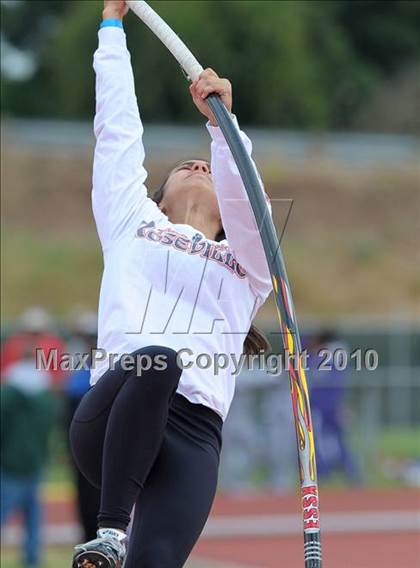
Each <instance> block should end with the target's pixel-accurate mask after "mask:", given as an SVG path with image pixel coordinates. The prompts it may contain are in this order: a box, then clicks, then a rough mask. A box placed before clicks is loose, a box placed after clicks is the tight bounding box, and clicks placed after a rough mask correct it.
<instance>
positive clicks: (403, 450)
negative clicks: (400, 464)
mask: <svg viewBox="0 0 420 568" xmlns="http://www.w3.org/2000/svg"><path fill="white" fill-rule="evenodd" d="M378 450H379V452H380V453H381V454H382V455H383V456H387V457H391V458H395V459H419V458H420V428H412V429H409V428H387V429H384V430H383V432H382V434H381V437H380V441H379V447H378Z"/></svg>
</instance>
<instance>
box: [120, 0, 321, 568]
mask: <svg viewBox="0 0 420 568" xmlns="http://www.w3.org/2000/svg"><path fill="white" fill-rule="evenodd" d="M126 4H127V5H128V6H129V7H130V8H131V10H132V11H133V12H134V13H135V14H136V15H137V16H138V17H139V18H140V19H141V20H143V22H144V23H145V24H146V25H147V26H148V27H149V28H150V29H151V30H152V31H153V33H154V34H155V35H157V37H158V38H159V39H160V40H161V41H162V42H163V43H164V44H165V45H166V47H167V48H168V49H169V51H170V52H171V53H172V54H173V55H174V57H175V58H176V59H177V61H178V63H179V64H180V65H181V67H182V69H183V70H184V73H185V74H186V75H187V77H188V78H189V79H190V80H191V81H194V80H195V79H197V78H198V76H199V75H200V73H201V72H202V71H203V68H202V66H201V65H200V64H199V62H198V61H197V59H196V58H195V57H194V56H193V54H192V53H191V52H190V50H189V49H188V48H187V46H186V45H185V44H184V42H183V41H182V40H181V39H180V38H179V37H178V36H177V35H176V33H175V32H174V31H173V30H172V29H171V28H170V27H169V26H168V24H167V23H166V22H164V21H163V20H162V18H161V17H160V16H159V15H158V14H156V12H155V11H154V10H153V9H152V8H151V7H150V6H149V5H148V4H147V2H144V1H142V0H127V1H126ZM206 100H207V102H208V104H209V106H210V108H211V110H212V111H213V114H214V115H215V117H216V119H217V122H218V125H219V127H220V129H221V130H222V132H223V135H224V137H225V139H226V142H227V144H228V145H229V148H230V150H231V152H232V155H233V158H234V160H235V162H236V165H237V167H238V170H239V173H240V175H241V177H242V181H243V183H244V186H245V189H246V192H247V195H248V199H249V201H250V204H251V207H252V210H253V212H254V215H255V220H256V222H257V226H258V228H259V231H260V235H261V241H262V243H263V247H264V251H265V254H266V258H267V263H268V266H269V269H270V272H271V278H272V282H273V291H274V295H275V300H276V306H277V311H278V316H279V320H280V327H281V332H282V337H283V344H284V347H285V349H287V350H288V352H289V354H290V355H294V356H295V357H294V359H295V361H297V364H296V363H294V362H293V357H289V358H288V359H289V377H290V387H291V395H292V403H293V413H294V419H295V428H296V437H297V444H298V458H299V472H300V480H301V490H302V508H303V532H304V557H305V568H321V566H322V560H321V542H320V526H319V501H318V484H317V475H316V462H315V446H314V434H313V429H312V419H311V412H310V406H309V394H308V388H307V383H306V377H305V371H304V368H303V359H302V348H301V343H300V336H299V330H298V326H297V322H296V316H295V312H294V307H293V303H292V297H291V293H290V286H289V282H288V279H287V274H286V269H285V264H284V260H283V255H282V252H281V249H280V243H279V240H278V237H277V234H276V230H275V228H274V224H273V221H272V219H271V215H270V214H269V211H268V207H267V204H266V201H265V197H264V192H263V188H262V187H261V185H260V182H259V180H258V177H257V173H256V171H255V169H254V167H253V164H252V162H251V160H250V158H249V156H248V153H247V152H246V149H245V147H244V145H243V143H242V140H241V138H240V135H239V132H238V131H237V129H236V127H235V125H234V124H233V122H232V118H231V116H230V113H229V112H228V111H227V109H226V107H225V106H224V104H223V103H222V101H221V100H220V98H219V96H218V95H209V96H208V97H207V99H206ZM279 562H280V559H279Z"/></svg>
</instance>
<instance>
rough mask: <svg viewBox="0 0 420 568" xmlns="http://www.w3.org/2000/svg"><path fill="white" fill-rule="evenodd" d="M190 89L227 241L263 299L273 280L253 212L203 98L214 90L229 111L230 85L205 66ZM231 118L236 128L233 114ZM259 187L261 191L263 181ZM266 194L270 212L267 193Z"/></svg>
mask: <svg viewBox="0 0 420 568" xmlns="http://www.w3.org/2000/svg"><path fill="white" fill-rule="evenodd" d="M190 92H191V95H192V97H193V101H194V103H195V105H196V106H197V108H198V109H199V111H200V112H201V113H202V114H204V115H205V116H206V117H207V118H208V119H209V122H208V124H207V129H208V131H209V133H210V135H211V137H212V143H211V171H212V176H213V183H214V188H215V191H216V194H217V200H218V203H219V208H220V215H221V217H222V223H223V228H224V231H225V234H226V237H227V241H228V244H229V246H230V247H231V248H232V250H233V252H234V253H235V256H236V258H237V260H238V261H239V262H240V263H241V264H242V266H243V267H244V268H245V269H246V270H247V272H248V275H249V278H250V282H251V285H252V288H253V290H254V291H255V293H256V294H257V295H258V296H261V297H262V298H263V299H265V298H266V296H267V295H268V294H269V293H270V291H271V288H272V283H271V277H270V272H269V269H268V265H267V261H266V258H265V253H264V249H263V246H262V242H261V237H260V233H259V231H258V228H257V225H256V222H255V217H254V213H253V212H252V209H251V205H250V203H249V200H248V196H247V193H246V190H245V187H244V184H243V182H242V179H241V176H240V174H239V171H238V168H237V167H236V164H235V161H234V159H233V156H232V154H231V151H230V149H229V146H228V145H227V143H226V141H225V138H224V136H223V134H222V131H221V130H220V128H219V127H218V125H217V122H216V119H215V117H214V115H213V113H212V112H211V110H210V108H209V106H208V104H207V103H206V102H205V100H204V99H205V97H206V96H207V95H209V94H210V93H217V94H219V95H220V96H221V98H222V101H223V103H224V105H225V106H226V108H227V109H228V110H229V112H231V109H232V88H231V84H230V82H229V81H228V80H227V79H221V78H219V77H218V76H217V74H216V73H215V72H214V71H213V70H212V69H206V70H205V71H203V72H202V73H201V75H200V77H199V79H198V80H197V81H195V82H194V83H192V85H191V86H190ZM233 118H234V122H235V125H236V127H237V128H238V130H239V126H238V122H237V120H236V117H233ZM239 131H240V135H241V138H242V140H243V142H244V144H245V147H246V149H247V151H248V154H249V155H251V152H252V143H251V140H250V139H249V138H248V136H247V135H246V134H245V133H244V132H242V131H241V130H239ZM254 166H255V164H254ZM257 173H258V172H257ZM261 188H262V190H263V191H264V189H263V185H262V181H261ZM265 197H266V199H267V203H268V206H269V210H270V213H271V205H270V202H269V199H268V196H267V195H266V194H265Z"/></svg>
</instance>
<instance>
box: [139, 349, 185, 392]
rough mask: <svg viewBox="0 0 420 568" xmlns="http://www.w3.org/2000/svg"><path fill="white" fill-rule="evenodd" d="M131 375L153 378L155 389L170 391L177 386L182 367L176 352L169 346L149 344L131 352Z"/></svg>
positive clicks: (146, 378)
mask: <svg viewBox="0 0 420 568" xmlns="http://www.w3.org/2000/svg"><path fill="white" fill-rule="evenodd" d="M131 361H132V363H133V376H136V377H137V378H144V379H145V380H148V379H149V378H150V379H151V380H153V383H154V385H155V388H156V389H157V390H164V391H167V392H172V391H173V390H174V389H176V387H177V386H178V382H179V379H180V376H181V372H182V369H181V367H180V365H179V364H178V359H177V352H176V351H174V350H173V349H171V348H170V347H165V346H161V345H150V346H148V347H143V348H142V349H138V350H137V351H134V353H131Z"/></svg>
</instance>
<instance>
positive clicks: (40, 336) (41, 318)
mask: <svg viewBox="0 0 420 568" xmlns="http://www.w3.org/2000/svg"><path fill="white" fill-rule="evenodd" d="M52 326H53V322H52V319H51V317H50V315H49V314H48V312H47V311H46V310H44V309H43V308H41V307H39V306H34V307H32V308H28V309H27V310H26V311H25V312H23V314H22V315H21V316H20V318H19V319H18V324H17V331H16V332H14V333H12V334H11V335H9V337H7V338H6V340H5V341H4V342H3V345H2V350H1V366H0V370H1V376H2V377H5V376H6V374H7V373H8V369H9V367H10V366H11V365H13V364H14V363H15V362H17V361H19V360H20V359H21V358H22V357H23V355H24V353H26V352H27V351H28V349H32V350H33V357H34V359H35V350H36V349H42V351H43V353H44V356H45V357H48V353H49V352H50V350H56V352H57V357H58V360H60V358H61V355H62V353H63V351H64V349H65V347H64V343H63V341H62V340H61V339H60V338H59V337H57V335H55V334H54V333H53V331H52ZM48 372H49V374H50V376H51V379H52V384H53V385H54V386H55V387H57V386H59V385H60V383H61V381H62V379H63V376H64V373H63V371H62V370H61V369H55V370H54V369H51V370H49V371H48Z"/></svg>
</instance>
